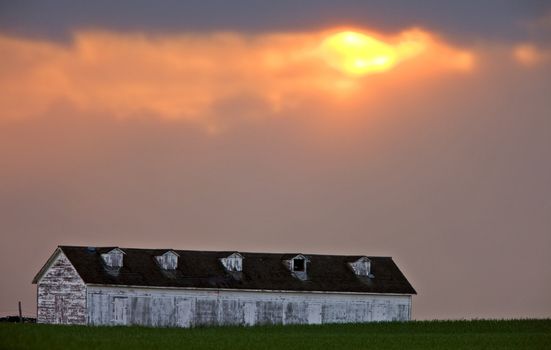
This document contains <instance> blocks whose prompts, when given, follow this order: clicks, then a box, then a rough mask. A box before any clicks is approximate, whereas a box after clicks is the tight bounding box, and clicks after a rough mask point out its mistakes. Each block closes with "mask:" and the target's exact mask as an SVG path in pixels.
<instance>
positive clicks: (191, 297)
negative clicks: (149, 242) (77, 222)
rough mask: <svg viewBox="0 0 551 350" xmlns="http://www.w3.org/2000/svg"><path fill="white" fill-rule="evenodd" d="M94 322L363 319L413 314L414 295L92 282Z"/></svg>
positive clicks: (150, 323)
mask: <svg viewBox="0 0 551 350" xmlns="http://www.w3.org/2000/svg"><path fill="white" fill-rule="evenodd" d="M87 294H88V296H87V300H88V302H87V309H88V320H89V324H91V325H145V326H153V327H193V326H204V325H256V324H320V323H358V322H371V321H392V320H401V321H405V320H410V319H411V296H410V295H384V294H381V295H377V294H346V293H339V294H337V293H299V292H270V291H231V290H220V291H209V290H182V289H180V290H177V289H163V288H138V287H136V288H134V287H107V286H88V289H87Z"/></svg>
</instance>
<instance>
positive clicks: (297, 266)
mask: <svg viewBox="0 0 551 350" xmlns="http://www.w3.org/2000/svg"><path fill="white" fill-rule="evenodd" d="M304 267H305V266H304V259H293V271H296V272H303V271H304Z"/></svg>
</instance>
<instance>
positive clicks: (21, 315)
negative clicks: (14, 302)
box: [19, 302, 23, 323]
mask: <svg viewBox="0 0 551 350" xmlns="http://www.w3.org/2000/svg"><path fill="white" fill-rule="evenodd" d="M19 323H23V313H21V302H19Z"/></svg>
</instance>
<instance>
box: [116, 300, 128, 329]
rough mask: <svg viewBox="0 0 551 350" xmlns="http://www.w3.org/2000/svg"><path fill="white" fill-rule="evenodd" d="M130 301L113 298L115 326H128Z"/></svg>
mask: <svg viewBox="0 0 551 350" xmlns="http://www.w3.org/2000/svg"><path fill="white" fill-rule="evenodd" d="M127 311H128V299H127V298H125V297H114V298H113V324H117V325H126V324H128V320H127V314H128V312H127Z"/></svg>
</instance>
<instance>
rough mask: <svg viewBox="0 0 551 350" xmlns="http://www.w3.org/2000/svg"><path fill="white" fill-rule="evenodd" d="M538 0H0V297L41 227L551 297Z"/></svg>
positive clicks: (484, 303)
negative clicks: (287, 255) (314, 257)
mask: <svg viewBox="0 0 551 350" xmlns="http://www.w3.org/2000/svg"><path fill="white" fill-rule="evenodd" d="M550 97H551V6H550V5H549V2H547V1H536V0H534V1H503V0H486V1H483V2H480V1H461V2H442V1H436V0H434V1H433V0H426V1H398V0H393V1H388V0H387V1H353V0H347V1H338V2H337V1H309V0H305V1H300V2H296V1H286V0H285V1H284V0H281V1H244V0H235V1H222V0H216V1H214V0H212V1H204V0H203V1H185V2H181V1H156V2H150V1H129V2H125V1H118V2H112V1H100V0H98V1H92V2H90V1H86V2H85V1H21V2H13V1H12V2H8V1H0V224H1V226H0V234H1V236H0V237H1V244H0V277H1V280H2V281H3V282H2V283H1V285H0V315H6V314H15V313H16V312H17V301H18V300H22V301H23V308H24V313H25V314H27V315H30V316H32V315H33V314H34V313H35V300H36V299H35V298H36V294H35V286H33V285H31V280H32V278H33V276H34V274H35V273H36V272H37V271H38V270H39V269H40V267H41V266H42V264H43V263H44V262H45V261H46V259H47V258H48V256H49V255H50V254H51V253H52V252H53V250H54V249H55V247H56V246H57V245H61V244H65V245H86V246H104V245H108V246H113V245H115V246H122V247H155V248H177V249H204V250H237V251H266V252H301V253H330V254H355V255H358V254H365V255H385V256H392V257H394V259H395V261H396V262H397V263H398V265H399V266H400V268H401V269H402V271H403V272H404V273H405V274H406V276H407V277H408V278H409V279H410V281H411V283H412V284H413V286H414V287H415V288H416V289H417V291H418V293H419V294H418V296H416V297H415V298H414V310H413V313H414V317H415V318H418V319H433V318H473V317H477V318H488V317H549V316H551V297H549V296H550V295H551V265H550V264H549V257H550V251H551V155H550V154H551V98H550Z"/></svg>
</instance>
